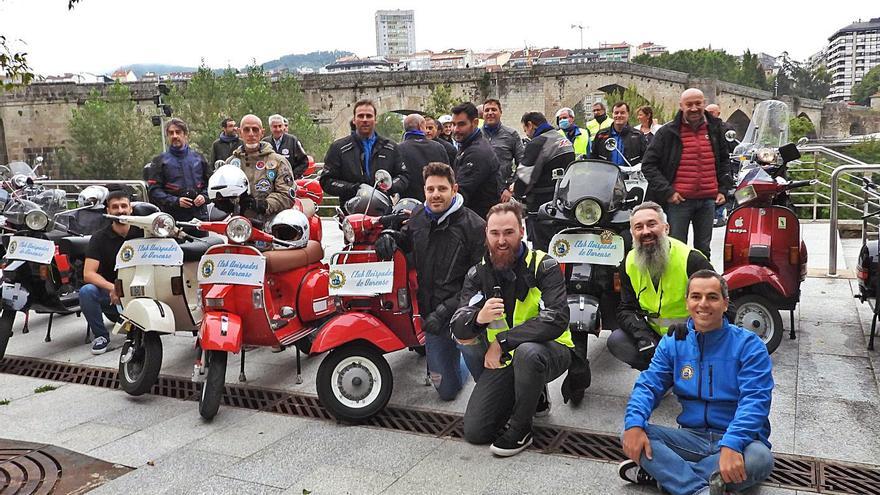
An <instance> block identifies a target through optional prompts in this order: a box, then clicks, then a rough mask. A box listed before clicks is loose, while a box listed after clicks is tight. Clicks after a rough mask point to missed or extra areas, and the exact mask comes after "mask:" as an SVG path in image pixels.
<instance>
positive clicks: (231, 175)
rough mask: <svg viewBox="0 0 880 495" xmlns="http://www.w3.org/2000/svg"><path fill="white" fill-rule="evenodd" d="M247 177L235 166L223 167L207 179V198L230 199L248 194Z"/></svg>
mask: <svg viewBox="0 0 880 495" xmlns="http://www.w3.org/2000/svg"><path fill="white" fill-rule="evenodd" d="M248 190H249V184H248V179H247V176H246V175H245V174H244V171H242V170H241V169H240V168H238V167H236V166H235V165H223V166H222V167H219V168H218V169H217V170H215V171H214V173H213V174H211V177H210V178H209V179H208V198H210V199H211V200H215V199H220V198H226V199H232V198H237V197H239V196H241V195H242V194H244V193H246V192H248Z"/></svg>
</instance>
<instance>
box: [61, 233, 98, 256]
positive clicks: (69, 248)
mask: <svg viewBox="0 0 880 495" xmlns="http://www.w3.org/2000/svg"><path fill="white" fill-rule="evenodd" d="M91 239H92V236H90V235H86V236H82V237H80V236H78V235H74V236H67V237H64V238H61V239H59V240H58V250H59V251H61V253H62V254H66V255H67V256H69V257H71V258H73V259H85V257H86V250H87V249H88V248H89V241H90V240H91Z"/></svg>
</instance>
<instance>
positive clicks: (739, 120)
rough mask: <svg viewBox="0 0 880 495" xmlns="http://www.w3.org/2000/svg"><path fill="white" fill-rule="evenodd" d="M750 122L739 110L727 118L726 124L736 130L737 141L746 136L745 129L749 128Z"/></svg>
mask: <svg viewBox="0 0 880 495" xmlns="http://www.w3.org/2000/svg"><path fill="white" fill-rule="evenodd" d="M722 116H723V115H722ZM751 121H752V119H751V118H749V116H748V115H746V114H745V112H743V111H742V110H739V109H737V110H735V111H734V112H733V113H732V114H731V115H730V117H728V118H727V122H728V123H729V124H731V125H733V128H734V129H736V138H737V139H742V138H743V136H745V135H746V129H748V128H749V123H750V122H751Z"/></svg>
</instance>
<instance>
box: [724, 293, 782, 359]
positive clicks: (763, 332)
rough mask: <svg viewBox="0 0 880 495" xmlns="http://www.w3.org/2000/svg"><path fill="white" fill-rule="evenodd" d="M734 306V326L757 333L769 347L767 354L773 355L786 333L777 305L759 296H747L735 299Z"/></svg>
mask: <svg viewBox="0 0 880 495" xmlns="http://www.w3.org/2000/svg"><path fill="white" fill-rule="evenodd" d="M733 304H734V306H735V307H736V321H734V325H736V326H739V327H743V328H745V329H746V330H749V331H751V332H754V333H756V334H757V335H758V337H760V338H761V340H762V341H763V342H764V344H765V345H766V346H767V352H768V353H770V354H773V351H775V350H776V348H777V347H779V343H780V342H782V335H783V334H784V333H785V332H784V330H783V328H782V317H781V316H779V310H778V309H777V308H776V305H775V304H773V303H771V302H770V300H769V299H767V298H766V297H764V296H759V295H757V294H746V295H744V296H742V297H739V298H737V299H735V300H734V301H733Z"/></svg>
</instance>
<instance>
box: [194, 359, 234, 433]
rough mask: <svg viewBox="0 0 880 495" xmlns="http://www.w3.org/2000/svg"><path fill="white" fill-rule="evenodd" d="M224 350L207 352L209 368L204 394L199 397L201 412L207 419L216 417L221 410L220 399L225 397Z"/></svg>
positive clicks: (203, 388) (203, 389) (206, 363)
mask: <svg viewBox="0 0 880 495" xmlns="http://www.w3.org/2000/svg"><path fill="white" fill-rule="evenodd" d="M227 355H228V354H227V353H226V352H223V351H208V352H206V353H205V365H206V366H207V368H208V371H207V372H206V374H207V376H206V377H205V383H204V384H202V395H201V397H199V414H201V416H202V417H203V418H205V419H207V420H209V421H210V420H212V419H214V416H216V415H217V411H218V410H220V399H221V398H222V397H223V386H224V385H225V384H226V356H227Z"/></svg>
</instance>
